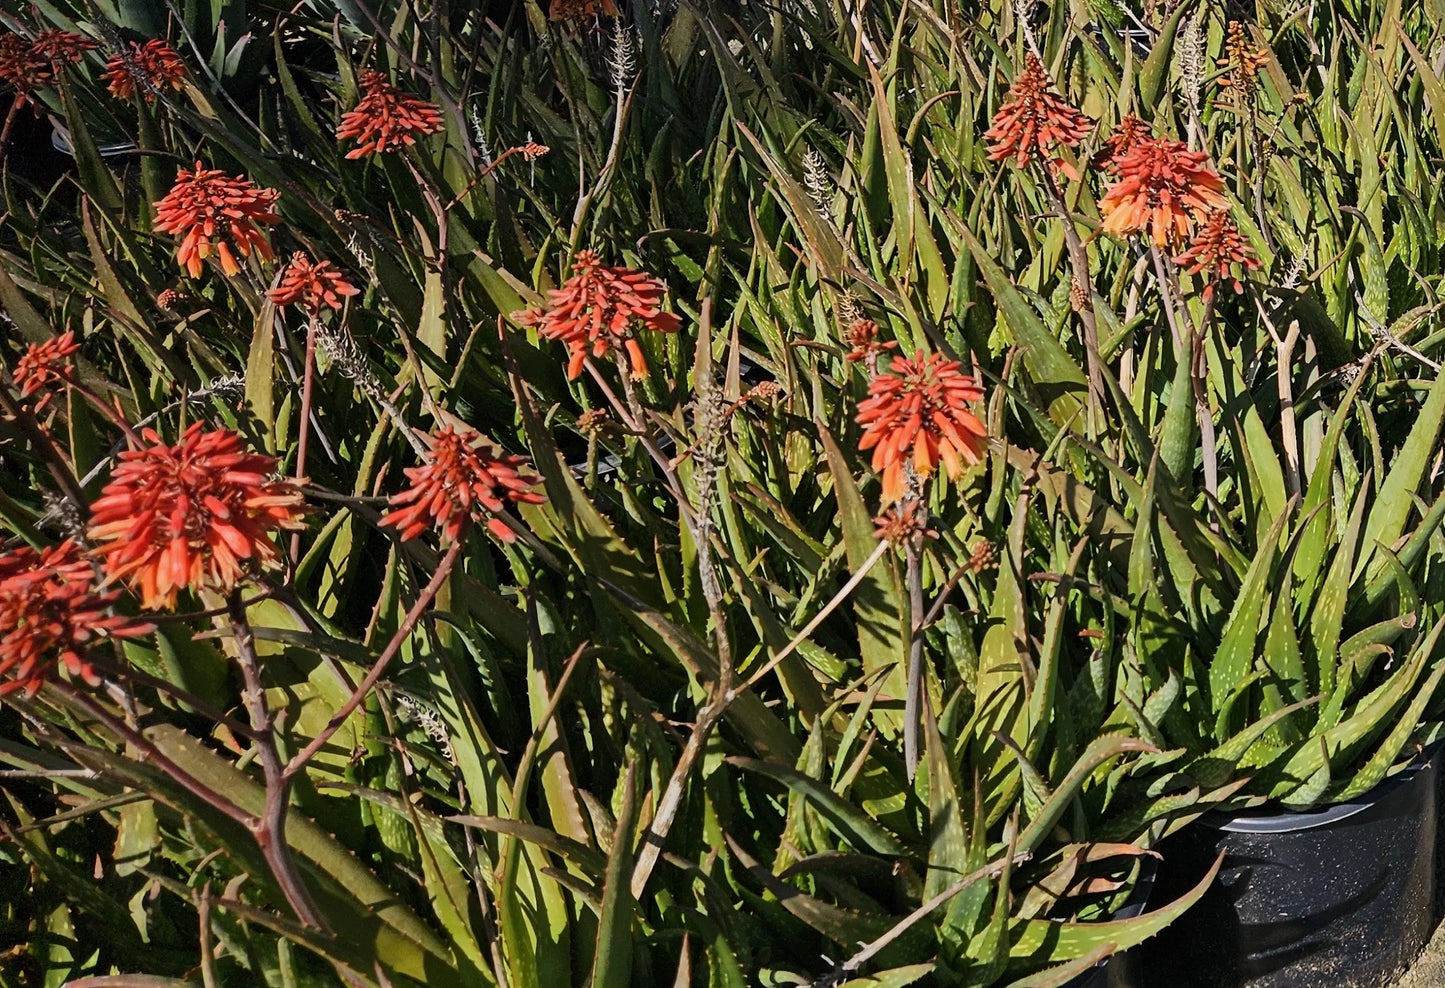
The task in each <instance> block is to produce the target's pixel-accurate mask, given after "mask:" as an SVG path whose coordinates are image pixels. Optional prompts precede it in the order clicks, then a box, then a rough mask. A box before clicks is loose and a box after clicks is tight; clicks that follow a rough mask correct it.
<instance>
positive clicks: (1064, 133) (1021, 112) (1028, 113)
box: [983, 53, 1094, 178]
mask: <svg viewBox="0 0 1445 988" xmlns="http://www.w3.org/2000/svg"><path fill="white" fill-rule="evenodd" d="M1053 84H1054V81H1053V79H1051V78H1049V73H1048V71H1047V70H1046V69H1045V68H1044V65H1043V63H1042V62H1040V61H1039V60H1038V57H1037V56H1035V55H1033V54H1032V53H1030V54H1029V56H1028V58H1027V59H1026V60H1025V62H1024V70H1023V72H1021V73H1019V75H1018V78H1016V79H1015V80H1014V84H1013V86H1012V87H1011V88H1010V89H1009V94H1008V100H1007V101H1006V102H1005V103H1004V105H1003V107H1002V108H1000V109H999V111H998V113H996V114H994V118H993V126H991V127H989V129H988V131H987V132H986V133H985V134H984V135H983V136H984V137H985V138H987V139H988V142H989V145H990V147H989V151H988V158H989V160H990V161H1000V160H1002V159H1004V158H1012V159H1013V161H1014V164H1015V165H1017V166H1018V167H1019V168H1023V167H1025V166H1027V165H1028V163H1029V162H1030V161H1047V162H1049V163H1050V164H1054V165H1060V164H1063V162H1062V161H1061V160H1060V159H1058V157H1057V156H1056V155H1054V153H1053V152H1054V150H1055V149H1056V148H1059V147H1075V146H1077V145H1078V143H1079V142H1080V141H1082V140H1083V139H1084V138H1085V137H1087V136H1089V131H1090V130H1092V129H1093V126H1094V122H1093V121H1092V120H1090V119H1089V118H1088V117H1086V116H1084V114H1082V113H1080V112H1079V111H1078V110H1076V109H1074V108H1073V107H1072V106H1070V105H1069V104H1068V103H1066V102H1065V101H1064V100H1063V99H1062V98H1060V97H1058V96H1056V95H1054V94H1053V93H1051V92H1049V90H1050V89H1051V88H1053ZM1073 177H1075V178H1077V174H1075V175H1074V176H1073Z"/></svg>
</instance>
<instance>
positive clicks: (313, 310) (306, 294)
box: [266, 250, 361, 316]
mask: <svg viewBox="0 0 1445 988" xmlns="http://www.w3.org/2000/svg"><path fill="white" fill-rule="evenodd" d="M360 291H361V289H359V288H357V287H356V286H355V285H353V284H352V283H351V282H349V281H347V280H346V278H345V277H344V276H343V275H342V274H341V272H340V271H339V270H337V268H336V266H335V265H334V264H332V263H331V262H330V261H316V262H315V263H312V261H311V258H310V257H308V256H306V252H305V251H304V250H298V251H297V252H296V253H294V254H292V255H291V261H290V263H288V264H287V265H286V270H285V271H284V272H283V273H282V275H281V284H279V285H277V286H276V287H275V288H273V289H271V290H270V291H269V292H267V293H266V297H267V298H269V299H270V300H271V301H272V302H274V303H276V304H277V305H292V304H294V303H300V304H301V306H302V307H303V308H305V309H306V311H307V312H309V313H310V314H311V315H313V316H314V315H316V314H317V313H319V312H320V311H321V307H322V306H323V305H328V306H330V307H331V308H333V309H339V308H341V299H342V297H344V296H348V295H356V294H359V293H360Z"/></svg>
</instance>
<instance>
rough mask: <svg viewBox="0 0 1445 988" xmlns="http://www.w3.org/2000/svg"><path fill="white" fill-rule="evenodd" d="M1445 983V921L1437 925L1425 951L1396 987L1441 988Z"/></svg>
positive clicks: (1397, 982)
mask: <svg viewBox="0 0 1445 988" xmlns="http://www.w3.org/2000/svg"><path fill="white" fill-rule="evenodd" d="M1442 985H1445V923H1441V924H1440V925H1439V926H1437V927H1435V934H1434V936H1432V937H1431V938H1430V942H1429V943H1427V944H1426V945H1425V952H1424V953H1423V954H1421V955H1420V959H1419V960H1417V961H1416V962H1415V963H1414V964H1413V965H1411V967H1410V970H1408V971H1406V972H1405V976H1404V977H1402V978H1401V979H1400V980H1399V981H1396V982H1395V988H1441V986H1442Z"/></svg>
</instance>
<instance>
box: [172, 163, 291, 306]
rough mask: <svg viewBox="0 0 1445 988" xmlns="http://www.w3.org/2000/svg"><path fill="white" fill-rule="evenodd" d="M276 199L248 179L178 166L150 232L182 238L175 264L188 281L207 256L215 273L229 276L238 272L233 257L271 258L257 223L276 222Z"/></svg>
mask: <svg viewBox="0 0 1445 988" xmlns="http://www.w3.org/2000/svg"><path fill="white" fill-rule="evenodd" d="M280 198H281V193H279V192H277V191H276V190H275V189H259V188H257V187H256V185H255V184H254V183H253V182H252V181H251V180H250V179H249V178H246V177H244V176H241V175H237V176H236V177H234V178H232V177H229V176H227V175H226V173H225V172H223V171H221V170H219V169H207V168H204V167H203V166H202V165H201V163H200V162H199V161H198V162H196V167H195V170H194V171H186V170H185V169H184V168H182V169H181V170H180V171H179V173H178V174H177V175H176V184H175V185H174V186H172V187H171V191H170V192H168V193H166V197H165V198H164V199H162V200H161V201H160V202H158V203H156V221H155V231H156V232H157V233H170V234H174V235H176V236H178V237H181V238H182V239H181V245H180V247H179V248H178V249H177V250H176V260H177V261H179V262H180V265H181V267H182V268H184V269H185V270H186V272H187V273H189V274H190V276H191V277H192V278H195V277H197V276H199V275H200V273H201V267H202V264H201V262H202V261H204V260H205V259H206V258H207V257H209V256H210V255H211V254H213V253H214V254H215V255H216V256H217V257H218V258H219V259H220V262H221V270H222V271H224V272H225V273H226V274H228V275H234V274H237V273H239V272H240V270H241V266H240V264H238V263H237V261H236V253H240V255H241V256H242V257H249V256H250V255H251V251H252V250H253V249H254V250H255V251H256V253H258V254H260V255H261V256H262V257H263V258H265V259H266V260H268V261H269V260H272V259H273V257H274V256H275V255H273V254H272V253H271V245H270V244H269V243H267V242H266V236H265V234H263V233H262V232H261V227H260V226H259V225H258V224H262V223H279V222H280V221H281V217H280V216H278V215H277V214H276V201H277V200H278V199H280Z"/></svg>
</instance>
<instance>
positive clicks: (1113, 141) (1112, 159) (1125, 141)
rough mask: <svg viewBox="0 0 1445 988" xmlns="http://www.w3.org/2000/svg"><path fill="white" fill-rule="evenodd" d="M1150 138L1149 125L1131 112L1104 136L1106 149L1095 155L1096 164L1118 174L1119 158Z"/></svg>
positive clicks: (1112, 173)
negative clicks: (1111, 131)
mask: <svg viewBox="0 0 1445 988" xmlns="http://www.w3.org/2000/svg"><path fill="white" fill-rule="evenodd" d="M1149 139H1150V134H1149V125H1148V124H1146V123H1145V122H1144V121H1142V120H1140V119H1139V118H1138V117H1136V116H1134V114H1132V113H1131V114H1129V115H1128V116H1126V117H1125V118H1124V119H1123V120H1120V121H1119V126H1117V127H1115V128H1114V131H1113V133H1111V134H1110V135H1109V136H1108V137H1106V138H1104V149H1103V150H1102V151H1100V152H1099V153H1098V154H1097V155H1095V156H1094V164H1095V165H1097V166H1099V167H1101V168H1103V169H1104V170H1105V171H1106V172H1108V173H1109V174H1110V175H1118V174H1119V159H1120V158H1122V157H1124V155H1126V154H1128V153H1129V152H1130V151H1132V150H1134V148H1135V146H1137V145H1138V144H1139V143H1140V142H1141V141H1147V140H1149Z"/></svg>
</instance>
